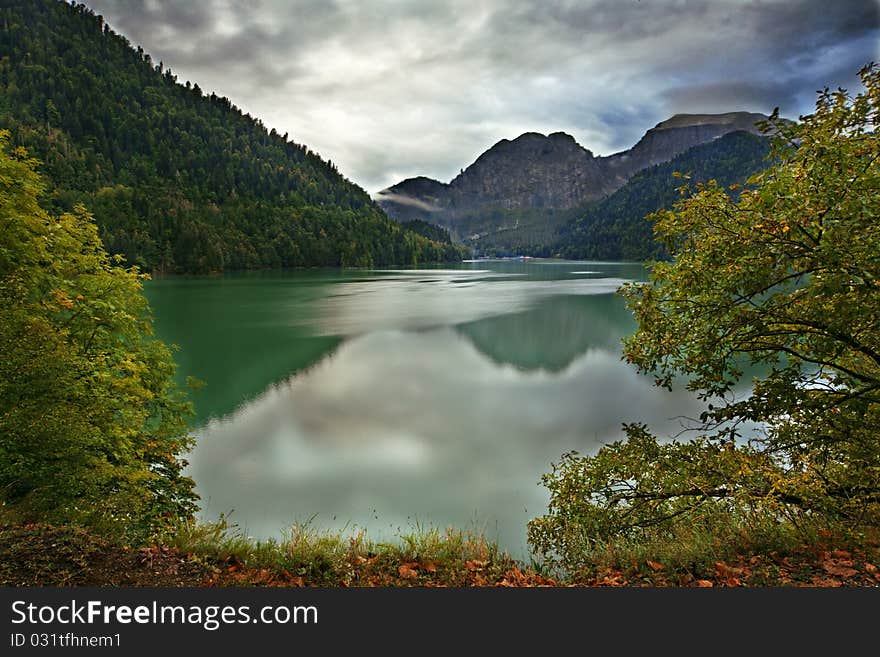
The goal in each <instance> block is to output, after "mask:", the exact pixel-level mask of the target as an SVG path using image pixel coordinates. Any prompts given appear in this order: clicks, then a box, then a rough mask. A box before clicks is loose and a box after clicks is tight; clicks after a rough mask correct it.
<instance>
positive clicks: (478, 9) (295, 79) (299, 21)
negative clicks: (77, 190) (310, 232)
mask: <svg viewBox="0 0 880 657" xmlns="http://www.w3.org/2000/svg"><path fill="white" fill-rule="evenodd" d="M88 4H89V5H90V6H91V7H92V8H93V9H94V10H95V11H97V12H99V13H102V14H103V15H104V16H105V18H106V19H107V21H108V22H109V23H110V25H111V26H112V27H113V28H114V29H115V30H117V31H119V32H121V33H123V34H125V35H126V36H127V37H128V38H129V39H130V40H131V41H132V42H134V43H137V44H140V45H142V46H143V47H144V49H145V50H146V51H147V52H149V53H150V54H151V55H152V57H153V59H154V60H155V61H159V60H162V61H163V62H164V63H165V64H166V65H167V66H170V67H171V68H172V69H173V70H174V72H175V73H176V74H177V75H178V77H179V79H181V81H183V80H187V79H188V80H191V81H192V82H197V83H198V84H199V86H201V87H202V88H203V89H204V90H206V91H215V92H216V93H218V94H221V95H225V96H227V97H229V98H230V99H231V100H232V101H233V102H234V103H235V104H236V105H238V106H239V107H241V108H242V109H243V110H244V111H247V112H250V113H251V114H252V115H255V116H258V117H260V118H261V119H262V120H263V122H264V123H265V124H266V125H267V126H269V127H274V128H276V129H277V130H278V131H279V132H281V133H285V132H287V133H289V134H290V135H291V137H292V138H293V139H295V140H296V141H298V142H301V143H305V144H307V145H308V146H309V147H311V148H312V149H314V150H316V151H317V152H319V153H321V154H322V155H323V156H324V157H326V158H329V159H331V160H333V162H334V163H336V164H337V165H338V166H339V167H340V169H341V171H343V173H345V174H346V175H347V176H348V177H349V178H351V179H352V180H354V181H355V182H357V183H359V184H361V185H362V186H364V187H365V188H367V189H369V190H370V191H376V190H378V189H379V188H381V187H384V186H386V185H388V184H391V183H393V182H396V181H397V180H399V179H401V178H405V177H409V176H414V175H418V174H424V175H429V176H432V177H436V178H438V179H440V180H444V181H447V180H449V179H450V178H452V177H453V176H454V175H455V174H456V173H457V172H458V170H459V168H461V167H464V166H466V165H467V164H469V163H470V162H471V161H473V159H474V158H475V157H476V156H477V155H479V153H480V152H482V151H483V150H485V149H486V148H487V147H489V146H491V145H492V144H494V143H495V142H497V141H498V140H499V139H502V138H512V137H515V136H517V135H518V134H520V133H522V132H525V131H527V130H534V131H538V132H543V133H548V132H553V131H557V130H564V131H566V132H569V133H571V134H573V135H574V136H575V138H576V139H577V140H578V141H579V142H580V143H581V144H583V145H584V146H586V147H587V148H590V149H591V150H593V151H594V152H595V153H597V154H607V153H610V152H614V151H616V150H620V149H623V148H627V147H629V146H631V145H632V144H633V143H635V141H637V140H638V138H639V137H640V136H641V134H642V133H644V131H645V130H647V129H648V128H650V127H651V126H653V125H654V124H656V123H658V122H660V121H662V120H664V119H666V118H668V117H669V116H670V115H671V114H673V113H675V112H684V111H687V112H715V111H730V110H740V109H743V110H752V111H764V112H769V111H770V110H771V109H772V108H773V107H776V106H778V107H780V109H781V111H782V113H783V114H784V115H786V116H797V115H800V114H804V113H808V112H809V111H811V109H812V107H813V104H814V102H815V91H816V90H817V89H820V88H823V87H825V86H830V87H837V86H843V87H847V88H850V89H854V88H856V86H857V77H856V75H855V73H856V71H857V69H858V68H859V67H860V66H862V65H863V64H865V63H867V62H868V61H870V60H874V59H877V58H878V42H880V8H878V7H880V6H878V3H877V2H876V0H837V1H835V2H833V3H830V2H827V1H826V0H756V1H754V2H743V1H742V0H668V1H660V0H592V1H581V2H577V1H566V0H544V1H541V2H539V1H537V0H535V1H532V2H528V1H525V0H520V1H508V0H446V1H443V2H407V1H403V0H373V1H370V2H360V1H358V0H335V1H333V2H329V1H325V0H295V1H287V0H253V1H251V2H235V1H233V0H204V1H202V2H184V1H177V2H173V1H171V0H89V2H88Z"/></svg>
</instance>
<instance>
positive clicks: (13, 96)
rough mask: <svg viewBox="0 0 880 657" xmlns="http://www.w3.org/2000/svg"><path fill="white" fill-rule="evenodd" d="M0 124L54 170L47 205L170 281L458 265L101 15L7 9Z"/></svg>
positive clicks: (1, 21)
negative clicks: (240, 272)
mask: <svg viewBox="0 0 880 657" xmlns="http://www.w3.org/2000/svg"><path fill="white" fill-rule="evenodd" d="M0 128H7V129H9V130H10V132H11V134H12V139H13V141H14V143H15V144H18V145H23V146H26V147H27V148H28V150H29V151H30V152H31V154H32V155H34V156H35V157H37V158H38V159H40V160H42V162H43V171H44V173H45V175H46V176H47V177H48V179H49V180H50V181H51V183H52V184H51V187H50V189H51V190H52V191H51V192H50V193H49V194H48V195H47V197H46V199H45V201H46V203H47V206H48V207H49V208H50V209H51V210H53V211H55V212H60V211H63V210H64V209H66V208H71V207H73V206H74V205H75V204H76V203H83V204H85V205H86V206H87V207H89V208H90V209H91V210H92V211H93V212H94V216H95V220H96V222H97V224H98V227H99V230H100V234H101V237H102V239H103V241H104V243H105V245H106V247H107V249H108V250H109V251H110V252H111V253H119V254H122V255H123V256H125V258H126V260H127V261H128V262H129V263H130V264H136V265H139V266H140V267H141V268H143V269H149V270H156V271H166V272H210V271H220V270H223V269H247V268H264V267H292V266H369V265H383V264H392V263H397V264H410V263H414V262H429V261H441V260H447V261H448V260H458V259H460V258H461V257H462V251H461V250H460V249H458V248H456V247H453V246H452V245H450V244H438V243H436V242H432V241H431V240H428V239H426V238H424V237H422V236H420V235H417V234H415V233H413V232H411V231H407V230H405V229H404V228H401V227H400V225H398V224H396V223H394V222H392V221H390V220H388V219H387V217H386V216H385V215H384V213H383V212H382V211H381V209H379V207H378V206H377V205H375V204H374V203H373V202H372V200H371V199H370V197H369V196H368V195H367V193H366V192H365V191H364V190H362V189H361V188H359V187H357V186H356V185H354V184H352V183H350V182H349V181H348V180H346V179H345V178H343V177H342V176H341V175H340V174H339V172H338V171H337V170H336V168H335V167H334V166H333V165H332V164H331V163H329V162H325V161H323V160H322V159H321V158H320V157H319V156H318V155H316V154H315V153H313V152H311V151H310V150H308V149H307V148H306V147H305V146H302V145H298V144H295V143H293V142H291V141H289V140H288V139H287V135H283V136H282V135H278V134H277V133H276V132H275V131H274V130H272V131H268V130H266V128H265V127H264V126H263V124H262V123H261V122H260V120H259V119H255V118H253V117H251V116H249V115H247V114H243V113H242V112H241V111H240V110H238V109H237V108H236V107H235V106H234V105H232V103H230V101H229V100H227V99H226V98H222V97H218V96H216V95H215V94H213V93H212V94H210V95H205V94H204V93H203V92H202V90H201V89H200V88H199V86H198V85H190V84H189V83H187V84H186V85H183V84H179V83H178V82H177V77H176V76H175V75H174V73H172V71H171V70H170V69H168V68H164V67H163V66H162V64H161V63H158V64H157V63H154V62H153V61H152V59H151V58H150V56H149V55H148V54H147V53H145V52H143V50H142V49H141V48H138V49H134V48H133V47H132V46H131V44H130V43H129V42H128V41H127V39H125V37H123V36H120V35H118V34H116V33H115V32H114V31H113V30H112V29H111V28H110V27H109V26H108V25H107V24H106V23H105V22H104V21H103V18H102V17H101V16H98V15H95V14H94V12H92V11H91V10H90V9H89V8H87V7H86V6H85V5H82V4H75V3H74V4H68V3H65V2H60V1H58V0H33V1H29V2H12V3H3V5H2V6H0Z"/></svg>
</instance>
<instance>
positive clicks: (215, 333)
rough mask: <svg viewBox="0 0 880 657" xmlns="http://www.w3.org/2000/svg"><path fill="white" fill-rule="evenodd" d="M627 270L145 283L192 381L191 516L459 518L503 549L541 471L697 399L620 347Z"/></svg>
mask: <svg viewBox="0 0 880 657" xmlns="http://www.w3.org/2000/svg"><path fill="white" fill-rule="evenodd" d="M645 279H646V271H645V269H644V267H643V266H642V265H640V264H633V263H606V262H571V261H557V260H524V261H508V260H504V261H478V262H470V263H462V264H461V265H459V266H454V267H446V268H442V269H440V268H437V269H419V270H406V269H401V270H375V271H363V270H343V271H339V270H320V271H293V272H273V273H255V274H232V275H225V276H222V277H211V278H162V279H157V280H154V281H151V282H149V283H147V284H146V286H145V287H146V294H147V296H148V298H149V300H150V303H151V304H152V307H153V312H154V316H155V324H156V331H157V334H158V336H159V337H161V338H162V339H163V340H165V341H167V342H170V343H174V344H176V345H178V346H179V348H180V350H179V351H178V352H177V353H176V360H177V362H178V363H179V366H180V372H179V376H180V379H181V380H183V379H184V378H185V377H186V376H188V375H192V376H195V377H198V378H199V379H201V380H203V381H204V382H205V383H206V385H205V387H204V388H203V389H202V390H200V391H199V392H197V393H196V394H195V395H194V402H195V406H196V411H197V417H196V418H195V420H194V423H193V428H194V434H195V436H196V438H197V446H196V447H195V449H194V450H193V452H192V453H191V454H190V455H189V460H190V466H189V469H188V473H189V474H190V475H191V476H192V477H193V478H194V479H195V481H196V484H197V491H198V493H199V494H200V495H201V497H202V517H204V518H205V519H215V518H217V517H218V515H219V514H221V513H227V514H228V513H230V512H231V520H232V521H234V522H236V523H237V524H238V525H239V526H240V527H242V528H243V529H244V530H245V531H246V532H247V534H249V535H251V536H254V537H259V538H267V537H270V536H274V537H279V538H280V537H281V534H282V529H284V528H285V527H289V526H290V524H291V523H292V522H294V521H296V522H304V521H309V520H311V522H312V524H313V525H314V526H316V527H320V528H332V529H339V528H343V527H347V528H348V529H351V530H354V529H355V528H365V529H366V530H367V531H368V534H369V536H370V537H371V538H374V539H381V540H388V539H393V538H394V536H395V535H396V534H398V533H399V532H400V531H408V530H411V529H413V528H415V527H439V528H444V527H447V526H455V527H459V528H463V529H475V530H477V531H480V532H482V533H484V534H485V535H486V536H487V537H488V538H490V539H494V540H497V541H498V542H499V543H500V544H501V546H502V547H503V548H505V549H507V550H508V551H510V552H511V553H512V554H514V555H515V556H524V555H526V554H527V544H526V539H525V536H526V523H527V522H528V520H529V519H530V518H533V517H535V516H537V515H540V514H541V513H543V512H544V510H545V508H546V504H547V501H548V499H549V498H548V494H547V492H546V490H545V489H544V488H543V487H542V486H541V485H540V477H541V474H542V473H545V472H547V471H549V470H550V467H551V464H552V463H553V462H555V461H557V460H558V459H559V457H560V456H561V455H562V454H563V453H565V452H567V451H570V450H577V451H579V452H581V453H585V454H588V453H594V452H595V451H596V450H597V449H598V448H599V446H600V445H602V444H603V443H605V442H609V441H612V440H617V439H619V438H620V437H621V435H622V432H621V428H620V427H621V423H623V422H644V423H646V424H648V425H649V426H650V427H652V428H654V429H655V430H656V431H658V432H659V433H660V434H662V435H671V434H674V433H677V432H678V431H679V430H680V419H679V418H680V417H683V416H690V417H695V416H697V415H699V412H700V410H702V407H701V405H700V404H699V403H698V402H697V401H696V400H695V399H694V398H693V397H692V396H691V395H690V394H688V393H685V392H683V391H677V392H671V393H670V392H667V391H664V390H662V389H659V388H656V387H654V386H653V383H652V379H651V378H650V377H646V376H641V375H638V374H637V373H636V372H635V371H634V369H633V368H632V367H630V366H629V365H627V364H626V363H624V362H622V361H621V358H620V339H621V338H622V337H623V336H625V335H628V334H630V333H631V332H632V331H633V329H634V327H635V323H634V321H633V318H632V316H631V314H630V313H629V312H628V311H627V309H626V307H625V306H624V303H623V301H622V299H620V298H619V297H617V296H616V295H615V290H616V289H617V288H618V287H619V286H620V284H621V283H623V282H625V281H629V280H645Z"/></svg>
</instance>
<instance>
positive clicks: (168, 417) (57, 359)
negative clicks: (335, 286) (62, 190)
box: [0, 131, 196, 535]
mask: <svg viewBox="0 0 880 657" xmlns="http://www.w3.org/2000/svg"><path fill="white" fill-rule="evenodd" d="M8 140H9V135H8V133H5V132H2V131H0V500H2V501H3V503H4V504H5V505H7V506H11V507H14V508H15V509H16V511H17V512H19V513H21V514H22V515H23V516H24V517H25V518H30V517H34V518H42V519H50V520H62V521H77V522H85V523H90V524H92V525H101V526H102V527H109V526H113V527H115V528H117V529H122V530H125V531H129V532H132V533H134V534H139V535H144V534H150V533H155V532H157V531H160V530H161V529H162V527H163V526H164V525H167V524H168V522H169V521H171V520H174V519H176V518H177V517H180V516H183V517H186V516H189V515H191V514H192V512H193V511H194V509H195V499H196V496H195V494H194V493H193V482H192V481H191V480H190V479H189V478H187V477H184V476H183V475H182V473H181V470H182V468H183V466H184V465H185V463H184V461H182V460H181V459H180V457H179V455H180V454H181V453H182V452H183V451H185V450H186V449H187V448H189V447H190V446H191V439H190V438H189V436H188V435H187V434H186V428H185V420H186V417H187V415H188V413H189V410H190V409H189V404H188V403H187V402H186V401H185V398H184V396H183V394H182V393H181V392H180V391H179V390H177V389H176V388H175V385H174V382H173V374H174V364H173V361H172V359H171V356H170V354H169V351H168V349H167V348H166V347H165V346H164V345H163V344H162V343H161V342H159V341H157V340H154V339H152V337H151V334H152V326H151V321H150V317H149V308H148V305H147V301H146V299H145V298H144V296H143V295H142V294H141V279H142V277H143V276H142V275H141V274H139V273H138V271H137V270H136V269H128V270H126V269H122V268H121V267H119V266H118V265H117V264H116V263H115V262H114V261H113V260H111V258H110V257H108V255H107V253H106V252H105V251H104V249H103V247H102V244H101V240H100V239H99V238H98V234H97V229H96V227H95V224H94V222H93V221H92V219H91V216H90V215H89V214H88V213H87V212H86V211H85V209H84V208H83V207H82V206H78V207H77V208H76V209H75V210H74V212H73V213H72V214H71V213H65V214H62V215H60V216H52V215H50V214H49V213H47V212H46V211H45V210H43V209H42V208H41V207H40V205H39V203H38V196H39V195H40V194H41V193H42V192H43V189H44V188H43V185H42V183H41V181H40V179H39V177H38V176H37V174H36V172H35V166H36V162H35V161H34V160H32V159H29V158H28V157H27V156H26V154H25V152H24V151H23V150H21V149H18V150H16V151H15V152H14V153H10V152H9V146H8Z"/></svg>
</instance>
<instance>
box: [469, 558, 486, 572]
mask: <svg viewBox="0 0 880 657" xmlns="http://www.w3.org/2000/svg"><path fill="white" fill-rule="evenodd" d="M487 563H488V562H487V561H479V560H477V559H468V560H467V561H465V562H464V567H465V568H467V569H468V570H470V571H471V572H473V571H475V570H482V569H483V568H485V567H486V564H487Z"/></svg>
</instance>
